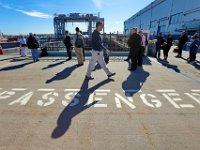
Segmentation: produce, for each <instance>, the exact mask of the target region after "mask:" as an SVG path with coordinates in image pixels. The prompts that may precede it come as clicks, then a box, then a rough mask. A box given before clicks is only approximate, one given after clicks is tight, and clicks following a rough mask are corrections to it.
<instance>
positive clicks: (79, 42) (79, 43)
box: [75, 27, 84, 67]
mask: <svg viewBox="0 0 200 150" xmlns="http://www.w3.org/2000/svg"><path fill="white" fill-rule="evenodd" d="M75 53H76V56H77V60H78V65H77V67H80V66H83V65H84V63H83V62H84V59H83V35H82V34H81V33H80V30H79V28H78V27H77V28H76V37H75Z"/></svg>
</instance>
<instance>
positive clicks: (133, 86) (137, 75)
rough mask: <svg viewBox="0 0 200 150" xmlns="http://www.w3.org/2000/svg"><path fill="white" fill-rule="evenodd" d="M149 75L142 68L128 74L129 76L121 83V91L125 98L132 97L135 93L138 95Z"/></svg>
mask: <svg viewBox="0 0 200 150" xmlns="http://www.w3.org/2000/svg"><path fill="white" fill-rule="evenodd" d="M149 75H150V74H149V73H148V72H146V71H144V70H143V68H142V67H138V68H137V70H136V71H134V72H130V75H129V76H128V77H127V79H126V80H125V81H124V82H123V83H122V89H123V90H124V91H125V95H126V96H127V97H133V95H134V94H135V93H138V92H139V91H140V89H141V88H142V86H143V84H144V83H145V82H146V80H147V78H148V77H149Z"/></svg>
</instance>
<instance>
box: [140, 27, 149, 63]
mask: <svg viewBox="0 0 200 150" xmlns="http://www.w3.org/2000/svg"><path fill="white" fill-rule="evenodd" d="M139 35H140V36H141V37H142V43H141V47H140V53H139V58H138V66H142V64H143V56H144V53H145V49H146V41H147V39H146V36H145V35H144V34H143V31H141V30H140V31H139Z"/></svg>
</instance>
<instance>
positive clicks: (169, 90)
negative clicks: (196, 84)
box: [156, 89, 176, 93]
mask: <svg viewBox="0 0 200 150" xmlns="http://www.w3.org/2000/svg"><path fill="white" fill-rule="evenodd" d="M156 91H157V92H161V93H165V92H176V91H175V90H173V89H168V90H156Z"/></svg>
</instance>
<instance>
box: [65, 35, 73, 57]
mask: <svg viewBox="0 0 200 150" xmlns="http://www.w3.org/2000/svg"><path fill="white" fill-rule="evenodd" d="M65 34H66V37H65V39H64V44H65V47H66V49H67V55H68V59H67V60H71V59H72V52H71V47H72V43H71V38H70V36H69V32H68V31H66V32H65Z"/></svg>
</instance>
